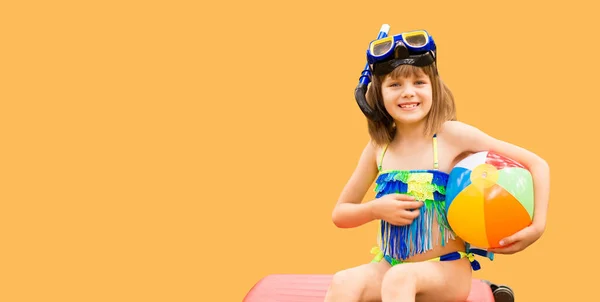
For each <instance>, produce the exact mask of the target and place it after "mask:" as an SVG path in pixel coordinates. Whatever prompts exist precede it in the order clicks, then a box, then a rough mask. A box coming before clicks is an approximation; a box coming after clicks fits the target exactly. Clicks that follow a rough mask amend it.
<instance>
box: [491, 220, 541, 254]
mask: <svg viewBox="0 0 600 302" xmlns="http://www.w3.org/2000/svg"><path fill="white" fill-rule="evenodd" d="M543 232H544V231H543V228H541V227H538V226H536V225H530V226H528V227H526V228H524V229H522V230H520V231H518V232H517V233H515V234H513V235H511V236H509V237H506V238H504V239H502V240H500V245H502V247H499V248H490V249H488V251H489V252H492V253H495V254H514V253H517V252H520V251H522V250H524V249H525V248H527V247H528V246H530V245H531V244H532V243H534V242H536V241H537V240H538V239H539V238H540V237H541V236H542V233H543Z"/></svg>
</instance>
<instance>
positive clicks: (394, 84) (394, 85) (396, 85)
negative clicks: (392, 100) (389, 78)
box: [389, 83, 400, 87]
mask: <svg viewBox="0 0 600 302" xmlns="http://www.w3.org/2000/svg"><path fill="white" fill-rule="evenodd" d="M389 86H390V87H398V86H400V84H398V83H390V85H389Z"/></svg>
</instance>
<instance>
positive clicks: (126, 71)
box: [0, 0, 600, 302]
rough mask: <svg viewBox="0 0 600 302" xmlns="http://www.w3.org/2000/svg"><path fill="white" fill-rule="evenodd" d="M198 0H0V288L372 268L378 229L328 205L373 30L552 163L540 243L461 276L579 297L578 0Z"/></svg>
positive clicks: (504, 133)
mask: <svg viewBox="0 0 600 302" xmlns="http://www.w3.org/2000/svg"><path fill="white" fill-rule="evenodd" d="M7 3H8V2H7ZM16 3H20V4H16ZM198 3H200V2H198V1H189V2H182V1H162V3H161V2H159V1H136V2H133V1H127V2H126V3H124V2H122V1H111V2H110V3H109V2H107V1H97V2H96V3H93V4H91V3H90V2H85V1H84V2H81V1H70V2H65V1H60V2H58V1H55V2H52V1H51V2H41V1H40V2H39V3H33V2H22V1H19V2H14V3H10V4H2V8H1V9H0V25H1V26H0V28H2V30H1V32H2V45H3V46H2V53H3V55H2V56H0V60H1V64H0V70H1V74H2V78H1V81H0V87H1V88H0V104H1V108H0V114H1V115H2V116H1V118H0V123H1V124H0V126H1V127H0V129H2V130H1V133H2V136H1V141H2V146H3V147H2V163H1V165H0V171H1V172H0V174H1V175H2V179H1V181H0V184H1V185H0V188H1V189H0V194H1V195H0V196H1V199H0V200H1V208H0V236H1V237H0V242H1V246H2V247H1V248H0V261H1V263H0V300H2V301H11V302H12V301H241V300H242V298H243V297H244V295H245V294H246V293H247V292H248V290H249V289H250V288H251V287H252V286H253V285H254V284H255V283H256V282H257V281H258V280H259V279H260V278H262V277H264V276H266V275H269V274H276V273H293V274H332V273H334V272H335V271H337V270H340V269H343V268H347V267H350V266H355V265H358V264H361V263H364V262H367V261H370V260H371V255H370V254H369V250H370V248H371V247H372V245H373V244H374V242H375V235H376V228H375V226H376V225H375V224H374V223H371V224H369V225H366V226H365V227H363V228H357V229H350V230H348V229H346V230H342V229H337V228H336V227H335V226H334V225H333V223H332V222H331V210H332V209H333V206H334V204H335V202H336V200H337V198H338V195H339V193H340V191H341V189H342V187H343V186H344V184H345V182H346V181H347V179H348V177H349V176H350V174H351V172H352V170H353V169H354V167H355V164H356V162H357V160H358V157H359V155H360V152H361V150H362V148H363V146H364V144H365V143H366V141H367V139H368V135H367V130H366V123H365V119H364V117H363V116H362V114H361V112H360V110H359V109H358V106H357V105H356V103H355V101H354V97H353V91H354V88H355V87H356V84H357V83H358V77H359V75H360V72H361V71H362V68H363V67H364V63H365V50H366V47H367V44H368V42H369V41H370V40H371V39H373V38H375V37H376V35H377V32H378V30H379V28H380V26H381V24H383V23H388V24H390V25H391V32H390V33H391V34H395V33H399V32H401V31H405V30H411V29H420V28H424V29H427V30H428V31H429V32H430V33H431V34H432V35H433V36H434V38H435V41H436V43H437V45H438V50H439V53H438V54H439V57H438V60H439V68H440V73H441V76H442V77H443V79H444V80H445V81H446V83H447V84H448V85H449V87H450V88H451V89H452V91H453V92H454V95H455V97H456V102H457V108H458V116H459V119H460V120H462V121H464V122H466V123H469V124H472V125H475V126H476V127H479V128H480V129H482V130H484V131H486V132H488V133H489V134H491V135H493V136H495V137H498V138H501V139H503V140H506V141H509V142H512V143H514V144H517V145H520V146H523V147H525V148H527V149H529V150H532V151H534V152H536V153H537V154H539V155H541V156H542V157H544V158H545V159H546V160H547V161H548V162H549V164H550V166H551V171H552V178H551V179H552V190H551V201H550V210H549V217H548V227H547V231H546V233H545V234H544V236H543V237H542V239H541V240H540V241H538V242H537V243H536V244H534V245H533V246H531V247H530V248H529V249H527V250H525V251H524V252H522V253H519V254H516V255H512V256H501V255H499V256H497V259H496V260H495V261H494V262H490V261H486V260H482V261H481V262H482V266H483V270H481V271H478V272H476V273H475V275H476V277H479V278H487V279H490V280H492V281H494V282H498V283H507V284H509V285H510V286H512V287H513V288H514V290H515V291H516V293H517V299H518V301H543V300H547V299H555V300H557V301H567V300H570V301H575V300H577V299H586V297H590V296H592V295H593V296H596V295H597V294H596V292H597V291H596V285H595V283H594V282H593V281H592V278H595V277H591V276H590V277H588V276H587V275H588V274H590V275H592V274H593V275H592V276H595V273H596V272H597V271H598V269H599V265H598V262H597V261H596V259H595V254H594V252H595V250H596V249H595V246H596V237H597V226H596V224H595V223H592V222H593V221H595V220H597V217H598V210H600V204H599V203H598V200H597V197H596V194H595V193H593V192H594V189H595V187H596V186H597V184H596V174H597V173H598V172H597V171H598V155H597V151H598V148H595V147H593V144H596V143H597V142H596V140H597V137H598V135H597V131H596V130H594V129H598V118H597V112H598V101H599V99H598V94H597V92H596V91H597V86H598V84H597V70H598V68H599V67H600V66H599V60H598V59H597V57H596V56H597V53H598V52H599V51H600V49H599V47H598V42H597V41H596V40H595V39H594V38H595V36H596V32H595V31H594V30H595V29H597V28H600V26H599V24H598V16H597V10H596V9H594V8H592V7H589V6H586V4H584V3H585V1H579V0H577V1H568V2H562V3H556V4H550V3H548V2H540V3H543V4H537V3H536V4H530V3H529V2H526V1H504V2H502V3H500V2H493V3H492V2H490V3H487V2H486V3H484V2H481V1H469V4H464V3H461V2H457V1H426V2H415V1H412V2H410V1H409V2H406V1H404V2H399V1H387V2H384V1H382V2H381V3H380V4H374V3H373V2H365V1H362V2H357V3H349V2H347V1H344V2H342V1H339V2H337V3H334V2H330V1H313V0H307V1H300V2H286V1H243V2H242V1H238V2H236V3H231V2H224V1H216V2H213V3H204V4H198ZM565 4H567V5H565ZM372 197H373V194H372V192H371V193H369V196H367V197H366V199H370V198H372ZM588 253H589V254H588ZM590 299H591V298H590Z"/></svg>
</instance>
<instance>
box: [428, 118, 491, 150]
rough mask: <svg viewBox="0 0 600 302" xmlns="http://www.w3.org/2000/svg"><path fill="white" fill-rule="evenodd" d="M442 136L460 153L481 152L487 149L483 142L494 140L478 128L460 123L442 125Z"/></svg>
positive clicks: (452, 122)
mask: <svg viewBox="0 0 600 302" xmlns="http://www.w3.org/2000/svg"><path fill="white" fill-rule="evenodd" d="M440 136H443V137H444V139H445V140H446V141H447V142H448V143H450V144H452V146H453V147H454V148H456V149H457V151H458V152H459V153H464V152H477V151H481V149H482V148H485V146H484V144H483V143H482V142H483V141H485V140H489V139H492V138H491V137H490V136H488V135H487V134H485V133H484V132H483V131H481V130H479V129H478V128H476V127H474V126H472V125H469V124H466V123H464V122H460V121H447V122H445V123H444V124H442V127H441V129H440Z"/></svg>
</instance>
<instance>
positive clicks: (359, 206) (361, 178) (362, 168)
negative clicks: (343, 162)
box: [332, 142, 377, 228]
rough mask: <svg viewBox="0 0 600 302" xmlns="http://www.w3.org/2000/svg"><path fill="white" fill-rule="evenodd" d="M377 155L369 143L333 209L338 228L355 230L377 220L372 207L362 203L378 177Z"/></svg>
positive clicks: (333, 217)
mask: <svg viewBox="0 0 600 302" xmlns="http://www.w3.org/2000/svg"><path fill="white" fill-rule="evenodd" d="M376 153H377V151H376V148H375V146H374V145H373V144H372V142H369V143H368V144H367V145H366V146H365V148H364V150H363V152H362V154H361V156H360V159H359V161H358V164H357V166H356V169H355V170H354V172H353V173H352V176H351V177H350V179H349V180H348V182H347V183H346V185H345V186H344V189H343V190H342V193H341V194H340V197H339V199H338V201H337V203H336V205H335V208H334V209H333V214H332V220H333V223H334V224H335V225H336V226H337V227H340V228H353V227H357V226H360V225H363V224H365V223H367V222H370V221H372V220H374V219H375V217H374V215H373V213H372V211H371V209H370V207H371V205H370V204H369V203H361V202H362V199H363V198H364V197H365V194H366V193H367V190H368V189H369V188H370V187H371V184H372V183H373V181H375V177H377V161H376Z"/></svg>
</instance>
